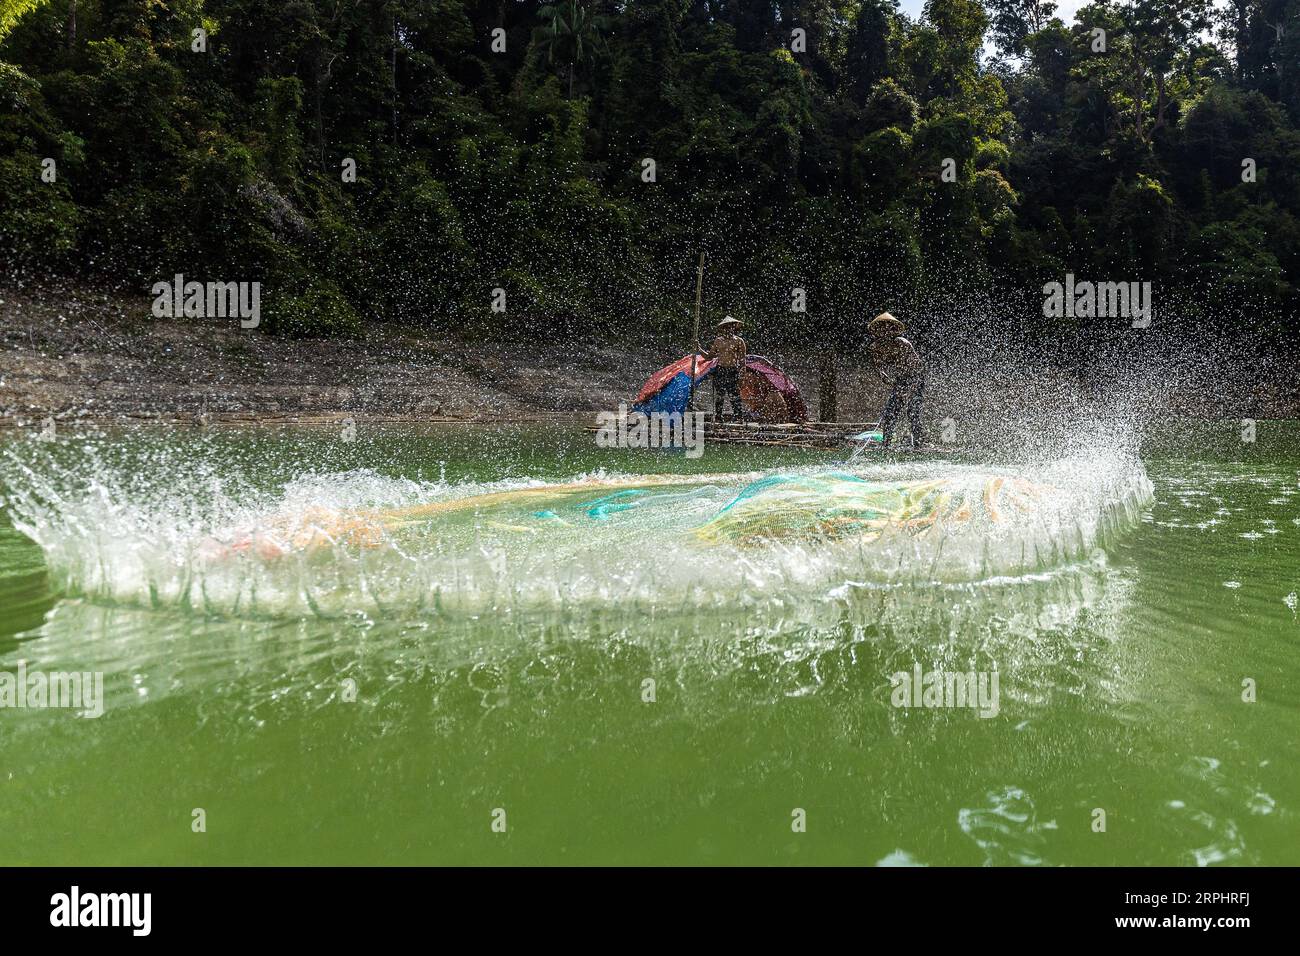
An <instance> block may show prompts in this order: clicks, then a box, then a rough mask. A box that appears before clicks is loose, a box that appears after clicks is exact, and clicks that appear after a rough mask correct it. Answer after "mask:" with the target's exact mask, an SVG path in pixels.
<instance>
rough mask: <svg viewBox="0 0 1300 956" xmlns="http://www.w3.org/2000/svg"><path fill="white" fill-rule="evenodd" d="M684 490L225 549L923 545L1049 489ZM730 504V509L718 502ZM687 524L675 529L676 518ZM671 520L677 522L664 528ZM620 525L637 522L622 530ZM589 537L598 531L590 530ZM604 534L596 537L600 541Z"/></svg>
mask: <svg viewBox="0 0 1300 956" xmlns="http://www.w3.org/2000/svg"><path fill="white" fill-rule="evenodd" d="M711 477H712V478H713V479H714V481H709V482H702V481H696V482H689V483H681V484H679V485H678V486H677V487H673V488H665V487H663V485H665V484H667V483H668V482H670V481H674V480H675V481H677V482H680V478H677V479H673V478H670V477H649V476H642V477H640V478H638V479H636V484H637V485H641V486H642V487H636V486H629V483H628V482H627V481H626V480H618V481H597V482H593V481H582V482H575V483H570V484H566V485H544V486H536V487H531V488H521V489H513V490H510V491H502V492H491V493H480V494H474V495H470V496H467V497H464V498H458V499H454V500H448V501H439V502H433V503H429V504H424V505H417V506H414V507H408V508H401V509H359V510H345V509H332V508H326V507H313V508H309V509H307V510H305V511H303V512H300V513H297V514H292V515H280V516H276V517H273V518H270V519H269V520H267V521H265V522H264V523H262V524H261V525H260V526H258V527H256V528H254V529H246V530H245V531H244V532H242V533H240V534H238V535H236V536H235V537H234V540H231V541H228V542H223V543H222V544H221V545H220V546H219V548H218V551H219V552H221V553H224V554H236V553H248V552H251V553H253V554H255V555H256V556H258V557H262V558H270V557H275V556H279V555H284V554H288V553H292V552H310V551H318V550H321V549H327V548H332V547H336V546H343V547H348V548H358V549H374V548H377V547H381V546H383V545H385V544H388V543H391V542H393V541H394V540H396V539H398V538H400V537H401V536H402V535H403V533H404V532H413V531H426V532H427V531H431V530H432V531H435V532H438V533H440V534H442V533H454V532H455V531H456V530H457V529H458V528H459V529H460V530H461V531H464V532H466V533H477V532H478V531H481V530H482V529H484V528H487V529H492V530H494V531H500V532H509V533H512V534H517V535H522V534H527V535H535V534H543V535H544V534H547V533H555V532H559V531H560V530H562V529H574V528H575V527H576V528H579V529H580V528H581V527H582V526H584V525H592V523H599V524H601V525H609V524H611V523H614V524H618V525H620V526H626V527H629V528H636V529H637V531H638V533H641V534H643V535H646V536H648V539H647V543H648V541H649V540H651V539H653V538H654V537H658V536H662V535H665V534H670V535H683V536H686V537H694V539H695V540H698V541H702V542H704V543H707V544H719V543H724V542H725V543H731V544H740V545H745V544H756V543H761V542H767V541H777V540H793V539H811V538H838V537H845V536H848V535H856V536H861V537H863V539H864V540H867V541H870V540H875V539H876V538H878V537H880V536H881V535H882V534H884V533H886V532H887V531H890V530H897V531H901V532H905V533H908V534H914V535H915V534H923V533H926V532H928V531H930V530H932V529H934V528H936V527H939V526H951V525H960V524H968V523H971V522H993V523H996V522H999V521H1002V520H1003V518H1004V516H1005V515H1006V514H1007V513H1008V512H1010V513H1015V514H1023V513H1028V512H1031V511H1033V510H1034V509H1035V508H1037V507H1038V505H1039V502H1040V498H1041V496H1042V493H1043V491H1044V490H1045V489H1046V488H1047V486H1044V485H1038V484H1035V483H1033V482H1030V481H1027V480H1024V479H1019V478H1007V477H1002V476H989V475H967V476H964V477H961V478H935V479H928V480H893V481H888V480H878V479H877V480H871V479H867V478H863V477H861V476H859V475H856V474H852V473H849V472H834V471H832V472H821V473H817V474H777V475H770V476H767V477H764V478H760V479H758V480H756V481H751V482H750V483H749V484H747V485H745V486H744V487H743V488H742V490H741V491H740V492H739V493H737V494H736V495H735V496H734V497H732V498H731V499H730V500H729V501H727V502H726V504H724V505H722V506H721V507H720V508H716V509H715V507H714V506H713V505H712V504H711V502H714V501H717V500H718V499H719V497H720V496H721V495H723V494H725V491H724V490H723V489H722V488H720V487H719V484H718V483H717V479H725V478H728V477H730V478H731V479H732V480H736V479H740V478H742V476H711ZM723 500H725V499H723ZM683 515H686V516H687V517H686V518H685V519H684V520H685V521H686V524H684V525H683V524H682V523H680V521H681V520H683V519H682V518H681V516H683ZM670 516H675V517H674V520H673V521H671V522H670V521H669V520H668V519H669V517H670ZM627 522H632V524H631V525H627V524H626V523H627ZM594 530H595V529H594V526H593V531H594ZM602 533H603V532H602Z"/></svg>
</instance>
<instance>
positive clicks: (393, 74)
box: [389, 10, 397, 148]
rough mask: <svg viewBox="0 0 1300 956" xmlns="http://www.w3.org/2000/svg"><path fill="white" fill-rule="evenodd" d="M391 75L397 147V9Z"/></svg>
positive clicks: (394, 130)
mask: <svg viewBox="0 0 1300 956" xmlns="http://www.w3.org/2000/svg"><path fill="white" fill-rule="evenodd" d="M389 76H390V78H391V80H392V85H393V147H394V148H396V147H397V11H396V10H394V11H393V59H392V63H391V64H390V69H389Z"/></svg>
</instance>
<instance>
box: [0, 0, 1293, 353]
mask: <svg viewBox="0 0 1300 956" xmlns="http://www.w3.org/2000/svg"><path fill="white" fill-rule="evenodd" d="M1298 216H1300V0H1231V2H1229V3H1226V4H1225V3H1218V4H1215V3H1211V2H1208V0H1132V2H1123V3H1121V2H1114V0H1099V2H1095V3H1092V4H1090V5H1087V6H1084V7H1082V8H1081V9H1080V10H1079V11H1078V13H1077V16H1076V18H1075V21H1074V22H1072V23H1067V22H1065V21H1063V20H1062V19H1061V18H1060V17H1059V16H1058V11H1057V9H1056V6H1055V5H1054V4H1053V3H1051V2H1048V0H988V2H986V3H983V4H981V3H979V2H976V0H929V2H927V3H926V4H925V6H924V9H923V12H922V14H921V16H920V17H919V19H915V18H912V17H909V16H908V15H906V14H905V13H903V12H901V11H900V10H899V9H898V8H897V6H896V4H895V3H893V2H892V0H743V2H741V0H636V2H610V0H568V2H560V3H552V4H541V3H537V2H533V0H44V2H42V0H4V2H0V250H2V252H0V255H3V262H4V267H3V270H0V273H2V274H3V281H4V282H6V283H21V284H31V283H34V282H39V281H43V280H45V279H47V278H48V277H52V276H64V277H73V278H75V279H77V280H78V281H88V282H99V283H110V284H115V285H119V286H122V287H125V288H129V289H132V290H136V291H138V292H140V293H141V294H145V293H147V292H148V289H149V287H150V285H151V284H152V283H153V282H155V281H157V280H159V279H170V278H171V276H172V275H173V274H176V273H184V274H185V275H187V276H194V277H195V278H197V279H200V280H221V281H234V280H239V281H258V282H261V283H262V284H263V292H262V314H263V316H264V319H263V325H264V328H266V329H267V330H269V331H271V332H273V333H276V334H284V335H296V336H355V335H358V334H361V333H362V332H363V331H364V329H365V328H366V327H367V326H368V325H369V324H371V323H380V322H393V323H402V324H404V325H410V326H415V327H419V328H426V329H429V330H435V331H456V332H465V331H468V332H470V333H472V332H473V330H475V329H481V328H482V329H486V328H488V327H504V328H508V329H511V330H515V331H517V332H518V333H519V334H520V335H525V334H532V335H537V334H545V335H552V336H575V335H586V334H590V333H592V332H593V331H601V332H612V333H615V334H617V333H618V332H620V330H633V329H637V328H670V329H671V328H679V327H680V328H682V329H685V328H686V323H687V322H688V321H689V315H690V310H691V307H692V305H693V299H694V281H695V265H696V261H697V258H698V256H699V254H700V253H701V252H703V253H704V254H705V256H706V261H707V276H708V278H707V293H706V299H707V303H706V304H707V306H708V308H709V309H710V310H711V313H713V312H717V311H718V310H721V309H726V310H727V311H729V312H732V313H734V314H736V315H740V316H742V317H744V318H745V319H746V321H747V322H750V323H751V324H754V325H757V326H759V327H760V328H762V329H764V330H766V331H767V333H768V334H769V335H770V336H772V337H784V338H791V339H794V338H799V337H806V336H810V335H815V336H820V337H822V338H823V339H824V340H826V341H831V342H833V341H837V340H838V339H839V338H842V337H843V336H846V335H851V334H852V332H853V330H854V329H856V328H860V326H861V325H862V323H863V321H864V318H865V317H867V315H868V313H870V314H874V313H875V312H877V311H881V310H882V309H885V308H890V309H891V310H892V311H895V312H897V313H899V314H903V315H906V316H908V317H909V318H911V317H918V318H924V317H927V316H928V317H932V318H935V319H936V320H937V319H945V318H946V319H948V320H965V319H970V320H973V321H980V320H985V321H990V322H991V321H997V320H1001V319H1006V318H1007V317H1014V318H1015V320H1016V321H1022V320H1025V319H1033V318H1034V317H1039V320H1040V321H1046V320H1042V319H1041V316H1042V300H1043V286H1044V284H1046V283H1050V282H1054V281H1055V282H1060V281H1062V280H1063V279H1064V277H1065V276H1066V274H1067V273H1068V274H1071V275H1073V276H1077V277H1080V278H1081V279H1082V278H1087V279H1095V280H1101V281H1115V282H1137V281H1141V282H1150V283H1152V285H1153V287H1154V289H1155V292H1154V297H1155V301H1156V307H1155V310H1156V315H1157V316H1158V317H1164V318H1165V319H1166V320H1173V321H1176V322H1178V323H1183V324H1185V325H1188V326H1190V325H1196V326H1198V327H1207V328H1217V329H1220V330H1228V331H1230V332H1231V331H1234V330H1235V331H1242V330H1244V331H1245V332H1246V334H1248V335H1250V336H1264V337H1276V336H1290V335H1293V334H1295V333H1296V332H1297V331H1300V324H1298V323H1297V320H1296V311H1297V310H1296V306H1297V304H1300V220H1298V218H1297V217H1298Z"/></svg>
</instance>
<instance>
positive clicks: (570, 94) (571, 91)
mask: <svg viewBox="0 0 1300 956" xmlns="http://www.w3.org/2000/svg"><path fill="white" fill-rule="evenodd" d="M569 99H573V64H572V63H570V64H569Z"/></svg>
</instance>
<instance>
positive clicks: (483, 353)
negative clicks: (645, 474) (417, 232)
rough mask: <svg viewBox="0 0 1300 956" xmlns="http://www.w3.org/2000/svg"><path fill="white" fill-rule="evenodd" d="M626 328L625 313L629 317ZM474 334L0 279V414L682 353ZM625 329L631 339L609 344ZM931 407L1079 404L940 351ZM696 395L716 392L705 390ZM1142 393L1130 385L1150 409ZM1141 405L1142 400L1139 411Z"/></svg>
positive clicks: (506, 401)
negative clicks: (325, 326)
mask: <svg viewBox="0 0 1300 956" xmlns="http://www.w3.org/2000/svg"><path fill="white" fill-rule="evenodd" d="M629 325H634V323H633V322H632V320H629ZM508 331H509V330H508V329H503V338H502V340H501V341H488V342H481V341H476V342H474V343H473V344H469V343H467V342H463V341H459V340H457V339H456V338H455V337H452V336H442V337H437V336H432V335H429V334H426V333H422V332H420V331H417V330H410V329H401V328H395V327H388V326H377V327H373V328H371V329H370V330H369V331H368V332H367V335H366V337H365V339H364V340H361V341H355V342H352V341H336V340H291V339H283V338H277V337H273V336H269V335H266V334H264V333H262V332H261V331H258V330H245V329H241V328H240V327H239V324H238V322H237V321H235V320H214V321H207V320H192V319H191V320H170V319H167V320H158V319H154V318H153V317H152V316H150V314H149V300H148V299H147V298H145V297H140V296H123V295H118V294H111V293H103V292H96V291H91V290H88V289H86V288H83V287H72V288H58V289H43V290H40V291H33V290H14V289H8V290H3V289H0V425H9V426H18V427H39V426H40V424H41V422H43V421H45V420H46V419H49V418H53V419H54V420H55V421H56V422H58V423H68V424H72V423H76V422H85V423H91V422H94V423H103V424H111V423H128V422H179V423H189V424H204V423H239V422H246V423H276V422H286V423H289V422H321V421H337V420H340V419H343V418H347V417H354V418H356V419H357V420H359V421H361V420H391V421H424V422H428V421H519V420H563V419H581V420H584V421H590V420H591V417H592V415H593V413H594V412H596V411H599V410H603V409H614V408H617V407H618V404H619V402H624V401H630V400H631V399H632V397H633V396H634V395H635V393H636V391H637V389H638V388H639V386H640V384H641V383H642V382H643V381H644V380H645V378H646V376H647V375H649V374H650V373H651V372H653V371H654V370H655V369H656V368H659V367H660V366H662V365H664V364H666V363H667V362H669V361H672V360H674V359H676V358H678V357H680V356H681V355H682V354H683V352H684V347H683V346H684V343H680V342H676V343H674V342H669V341H655V340H653V339H645V338H642V339H632V338H631V336H632V335H633V334H634V333H633V332H632V331H628V330H620V331H619V332H618V333H614V332H611V333H610V334H608V336H607V337H606V338H605V340H603V341H602V340H599V339H596V338H590V339H580V340H577V341H573V340H565V341H547V340H545V339H539V337H537V336H530V337H529V340H528V342H527V343H526V344H517V343H511V342H509V341H506V340H505V335H506V334H508ZM624 334H626V335H627V336H628V339H627V340H625V341H619V339H618V336H619V335H624ZM760 338H761V336H758V335H751V338H750V341H751V349H753V350H754V351H761V352H765V353H766V354H768V355H769V356H770V357H771V358H773V359H774V360H775V361H777V363H778V364H780V365H782V366H783V367H784V368H785V369H786V371H787V372H788V373H789V374H790V375H791V376H793V377H794V379H795V380H796V381H797V382H798V383H799V385H800V387H801V389H802V390H803V392H804V397H805V399H806V401H807V404H808V407H809V409H810V410H811V411H812V413H813V415H814V416H816V415H817V410H818V407H819V384H820V376H819V375H818V372H817V368H816V364H817V363H816V358H815V355H814V354H813V353H812V351H811V350H809V349H797V350H790V349H786V350H781V349H777V350H768V349H764V348H763V347H762V342H761V341H759V339H760ZM927 344H928V343H926V342H925V341H924V339H922V340H921V345H922V347H923V351H927V352H928V353H929V356H930V357H931V359H932V361H931V376H930V383H929V384H928V385H927V401H926V404H927V417H928V418H930V420H931V421H932V422H933V421H937V420H940V419H943V418H944V417H945V416H952V417H953V418H955V419H957V420H958V421H964V422H966V423H968V424H971V425H974V424H976V423H978V427H979V428H981V429H985V428H995V427H997V425H998V423H999V422H1005V421H1006V420H1007V419H1008V418H1014V417H1017V416H1024V415H1031V414H1033V412H1034V411H1035V409H1041V408H1042V407H1043V406H1044V405H1052V406H1053V407H1055V408H1057V409H1060V408H1062V407H1063V404H1064V405H1071V404H1072V405H1075V406H1076V407H1077V406H1078V404H1079V398H1078V393H1079V391H1080V390H1079V389H1078V387H1077V385H1076V383H1074V382H1072V381H1070V380H1068V376H1063V375H1062V374H1061V373H1053V372H1043V373H1041V374H1036V375H1034V376H1033V380H1032V381H1026V377H1025V376H1024V375H1022V374H1021V375H1018V374H1015V373H1012V372H1007V373H1006V374H996V373H988V372H984V373H980V374H977V373H976V372H975V370H973V369H970V368H967V367H965V366H964V365H963V364H962V363H961V362H960V361H958V360H957V359H956V358H955V357H954V356H951V355H949V356H944V355H941V354H938V353H937V350H936V349H932V348H931V349H927V348H926V346H927ZM837 379H838V387H837V393H838V396H839V403H838V406H837V414H836V417H837V418H839V419H840V420H843V421H868V420H873V419H874V418H875V417H876V413H877V411H878V409H879V407H880V402H881V401H882V397H883V396H882V394H881V387H880V384H879V383H878V382H877V381H876V380H875V379H874V378H873V377H872V376H871V375H870V374H869V373H868V372H867V371H866V369H865V368H864V366H863V365H862V363H861V362H860V361H857V360H855V359H854V358H853V357H851V356H850V357H847V358H846V359H845V360H844V361H842V362H841V363H840V364H839V371H838V376H837ZM704 398H705V402H704V404H705V406H706V407H707V406H708V405H710V404H711V401H712V396H711V394H710V393H708V392H706V393H705V396H704ZM1154 400H1155V399H1152V398H1151V396H1149V395H1143V396H1138V397H1135V399H1134V402H1135V404H1136V405H1144V406H1150V404H1151V402H1152V401H1154ZM1158 401H1159V403H1160V405H1161V407H1160V408H1159V409H1158V410H1156V411H1157V412H1158V413H1159V414H1169V415H1175V416H1176V415H1189V416H1194V417H1209V418H1223V419H1233V418H1238V417H1242V416H1254V417H1259V418H1283V417H1297V409H1298V408H1300V383H1298V382H1295V381H1278V382H1271V383H1267V384H1258V383H1247V384H1244V385H1241V384H1239V385H1236V386H1229V385H1225V384H1223V383H1221V382H1206V381H1204V380H1199V381H1194V382H1193V381H1188V382H1187V383H1186V384H1182V385H1179V386H1177V387H1162V388H1161V389H1160V390H1159V398H1158ZM1144 410H1145V411H1146V412H1148V413H1150V412H1151V411H1153V410H1152V409H1151V408H1150V407H1146V408H1145V409H1144Z"/></svg>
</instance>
